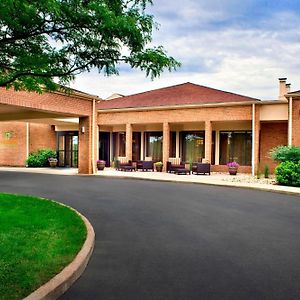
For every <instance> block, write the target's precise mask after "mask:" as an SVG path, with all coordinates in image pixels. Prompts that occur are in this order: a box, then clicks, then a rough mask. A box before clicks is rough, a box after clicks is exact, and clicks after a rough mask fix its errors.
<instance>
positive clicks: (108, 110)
mask: <svg viewBox="0 0 300 300" xmlns="http://www.w3.org/2000/svg"><path fill="white" fill-rule="evenodd" d="M254 103H257V104H260V101H259V100H257V101H247V102H226V103H224V102H220V103H202V104H185V105H166V106H143V107H127V108H108V109H98V112H101V113H110V112H122V111H144V110H168V109H184V108H198V107H223V106H249V105H251V104H254Z"/></svg>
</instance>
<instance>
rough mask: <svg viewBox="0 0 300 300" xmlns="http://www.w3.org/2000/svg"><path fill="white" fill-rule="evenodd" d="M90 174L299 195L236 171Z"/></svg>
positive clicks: (55, 171) (70, 171)
mask: <svg viewBox="0 0 300 300" xmlns="http://www.w3.org/2000/svg"><path fill="white" fill-rule="evenodd" d="M1 171H5V172H6V171H8V172H27V173H38V174H52V175H65V176H74V175H78V169H76V168H14V167H0V172H1ZM91 176H99V177H108V178H109V177H111V178H132V179H140V180H156V181H166V182H182V183H194V184H197V183H198V184H199V183H200V184H209V185H219V186H228V187H238V188H250V189H258V190H263V191H271V192H280V193H286V194H297V195H300V187H290V186H281V185H276V184H275V180H274V179H264V178H262V179H256V178H255V177H253V176H251V175H249V174H241V173H238V174H237V175H236V176H230V175H229V174H226V173H212V174H211V175H210V176H208V175H176V174H170V173H164V172H141V171H137V172H124V171H116V170H115V169H113V168H105V170H104V171H98V172H97V174H95V175H91Z"/></svg>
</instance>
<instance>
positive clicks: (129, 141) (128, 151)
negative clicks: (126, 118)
mask: <svg viewBox="0 0 300 300" xmlns="http://www.w3.org/2000/svg"><path fill="white" fill-rule="evenodd" d="M126 158H127V160H132V125H131V124H129V123H128V124H126Z"/></svg>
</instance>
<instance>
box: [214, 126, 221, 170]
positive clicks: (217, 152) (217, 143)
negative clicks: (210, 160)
mask: <svg viewBox="0 0 300 300" xmlns="http://www.w3.org/2000/svg"><path fill="white" fill-rule="evenodd" d="M215 164H216V165H219V164H220V131H219V130H216V140H215Z"/></svg>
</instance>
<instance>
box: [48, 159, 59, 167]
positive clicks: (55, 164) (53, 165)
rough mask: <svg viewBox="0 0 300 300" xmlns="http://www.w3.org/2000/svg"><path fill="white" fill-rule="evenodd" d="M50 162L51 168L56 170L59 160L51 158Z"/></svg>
mask: <svg viewBox="0 0 300 300" xmlns="http://www.w3.org/2000/svg"><path fill="white" fill-rule="evenodd" d="M48 161H49V165H50V167H51V168H56V166H57V158H56V157H49V158H48Z"/></svg>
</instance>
